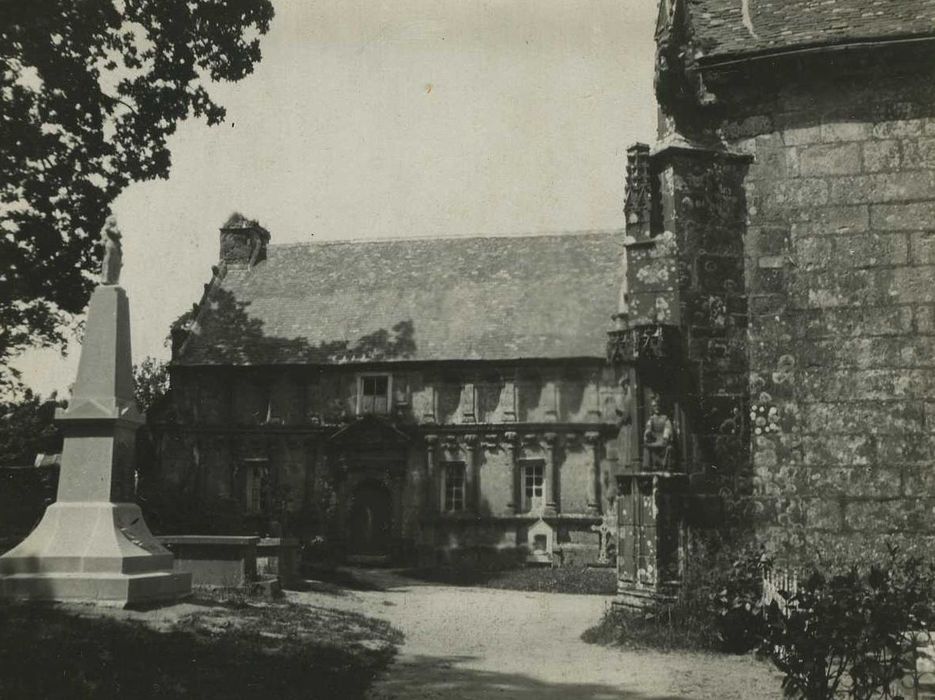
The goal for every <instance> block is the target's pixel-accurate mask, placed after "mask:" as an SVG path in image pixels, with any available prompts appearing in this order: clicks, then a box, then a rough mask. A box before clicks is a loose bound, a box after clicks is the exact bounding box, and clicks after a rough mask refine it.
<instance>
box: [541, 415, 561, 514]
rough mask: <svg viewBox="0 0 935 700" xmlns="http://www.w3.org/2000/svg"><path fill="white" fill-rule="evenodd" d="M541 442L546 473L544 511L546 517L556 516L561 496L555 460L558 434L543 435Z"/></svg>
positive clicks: (557, 464) (558, 465)
mask: <svg viewBox="0 0 935 700" xmlns="http://www.w3.org/2000/svg"><path fill="white" fill-rule="evenodd" d="M542 442H543V444H544V445H545V447H544V450H543V451H544V454H545V473H546V477H545V479H546V501H545V511H546V514H547V515H557V514H558V511H559V506H560V503H561V496H562V484H561V464H560V463H559V461H558V459H557V458H556V448H557V447H558V434H556V433H545V434H544V435H543V436H542Z"/></svg>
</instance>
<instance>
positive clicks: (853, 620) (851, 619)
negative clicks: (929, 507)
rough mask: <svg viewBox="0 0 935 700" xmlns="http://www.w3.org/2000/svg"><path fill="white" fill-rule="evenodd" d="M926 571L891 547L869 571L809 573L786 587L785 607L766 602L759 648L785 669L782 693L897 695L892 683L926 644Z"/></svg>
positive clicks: (930, 599) (930, 612)
mask: <svg viewBox="0 0 935 700" xmlns="http://www.w3.org/2000/svg"><path fill="white" fill-rule="evenodd" d="M933 574H935V572H933V568H932V567H931V566H930V565H925V564H923V563H922V561H921V560H919V559H918V558H914V557H910V558H903V557H900V556H899V555H898V553H897V552H896V551H895V550H891V552H890V555H889V557H888V558H887V560H886V561H885V562H884V563H883V564H879V565H873V566H871V567H870V568H869V570H861V569H860V568H858V567H857V566H852V567H851V568H850V569H849V570H847V571H845V572H844V573H839V574H835V575H831V576H828V575H825V574H823V573H821V572H818V571H814V572H812V574H811V575H810V576H808V578H806V579H805V581H804V582H803V583H801V584H800V585H799V588H798V591H796V592H794V593H789V594H788V604H789V605H788V610H787V611H786V612H785V613H783V611H781V610H780V609H779V607H778V606H777V605H776V604H775V603H773V604H772V605H771V607H770V610H769V611H768V615H767V621H768V624H767V626H766V634H765V635H764V637H763V645H762V649H763V651H764V652H765V653H766V655H767V656H769V657H770V659H771V660H772V661H773V663H774V664H775V665H776V667H777V668H778V669H779V670H780V671H782V672H783V673H784V674H785V678H784V680H783V690H784V691H785V694H786V696H787V697H804V698H808V699H809V700H813V699H814V700H823V699H825V698H834V697H836V696H837V695H839V694H840V693H842V692H843V693H845V694H846V696H847V697H850V698H855V700H867V699H869V698H897V697H900V696H899V695H898V694H897V693H895V692H894V691H893V690H892V688H893V686H894V685H895V684H896V683H897V682H898V681H900V680H901V679H902V678H903V677H904V676H906V675H907V674H908V675H911V674H912V672H913V671H914V669H915V663H916V660H917V658H918V656H919V653H920V649H921V647H922V646H924V645H928V644H930V643H931V639H930V636H929V633H928V630H929V629H931V625H932V623H933V622H935V593H933V585H935V575H933Z"/></svg>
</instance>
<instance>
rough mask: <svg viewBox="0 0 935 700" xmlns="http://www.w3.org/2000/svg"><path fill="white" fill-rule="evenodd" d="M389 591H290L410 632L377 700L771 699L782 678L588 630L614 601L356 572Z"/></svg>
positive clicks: (740, 661)
mask: <svg viewBox="0 0 935 700" xmlns="http://www.w3.org/2000/svg"><path fill="white" fill-rule="evenodd" d="M355 573H356V575H357V576H358V578H363V579H364V580H367V581H368V582H370V583H372V584H374V585H375V586H377V587H379V588H381V589H382V590H376V591H346V592H337V593H333V594H327V593H290V594H289V597H290V598H291V599H293V600H296V601H297V602H305V603H308V604H312V605H323V606H329V607H338V608H344V609H348V610H355V611H358V612H363V613H365V614H368V615H372V616H374V617H380V618H383V619H385V620H387V621H389V622H390V623H392V624H393V625H395V626H396V627H397V628H398V629H400V630H401V631H402V632H403V633H404V634H405V635H406V640H405V643H404V644H403V646H402V648H401V649H400V654H399V656H398V657H397V660H396V662H395V663H394V664H393V666H392V667H391V668H390V670H389V671H388V672H387V674H386V675H385V676H384V677H383V678H382V679H381V680H380V681H378V683H377V684H376V685H375V687H374V688H373V691H372V697H373V698H375V699H380V700H383V699H388V698H402V699H406V700H408V699H410V698H412V699H415V700H428V699H430V698H432V699H434V698H439V699H441V698H444V699H445V700H461V699H466V698H504V699H506V698H509V699H528V700H533V699H534V698H535V699H538V698H543V699H545V700H548V699H551V698H555V699H558V698H590V699H592V700H603V699H604V698H607V699H608V700H609V699H611V698H613V699H614V700H676V699H680V700H681V699H688V698H691V699H696V698H697V699H709V698H710V699H712V700H715V699H716V700H731V699H735V698H736V699H737V700H761V699H762V700H766V699H767V698H769V699H772V698H780V697H781V692H780V686H779V684H780V680H781V679H780V677H779V676H778V675H777V674H776V673H775V672H774V671H772V670H771V668H770V667H769V666H768V665H767V664H764V663H761V662H758V661H756V660H755V659H753V658H751V657H732V656H721V655H708V654H690V653H682V652H673V653H657V652H644V651H622V650H619V649H612V648H605V647H601V646H595V645H590V644H586V643H585V642H583V641H581V633H582V632H584V630H585V629H587V628H588V627H590V626H592V625H594V624H595V623H596V622H597V621H598V620H599V619H600V617H601V614H602V613H603V611H604V608H605V606H607V605H608V604H609V599H607V598H602V597H600V596H580V595H564V594H549V593H526V592H522V591H503V590H494V589H487V588H463V587H451V586H439V585H434V584H433V585H428V584H424V583H421V582H416V581H412V580H410V579H404V578H400V577H398V576H395V575H394V574H392V573H390V572H386V571H367V572H355Z"/></svg>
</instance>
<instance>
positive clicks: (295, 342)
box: [173, 289, 416, 365]
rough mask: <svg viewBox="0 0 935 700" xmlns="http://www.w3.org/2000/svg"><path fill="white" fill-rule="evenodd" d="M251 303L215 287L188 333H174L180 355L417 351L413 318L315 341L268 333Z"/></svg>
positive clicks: (372, 355)
mask: <svg viewBox="0 0 935 700" xmlns="http://www.w3.org/2000/svg"><path fill="white" fill-rule="evenodd" d="M249 307H250V303H249V302H243V301H239V300H238V299H237V298H236V297H235V296H234V295H233V294H231V293H230V292H229V291H227V290H225V289H214V290H212V291H211V293H210V295H209V297H208V299H207V300H206V301H205V302H204V304H203V306H202V308H201V310H200V311H199V313H198V314H197V316H196V321H195V323H194V324H190V325H189V329H188V332H187V334H185V332H184V331H182V332H181V333H180V332H179V331H178V330H176V331H175V332H174V334H173V345H174V346H176V347H178V359H181V360H182V361H183V362H187V363H192V364H200V363H204V362H209V363H211V364H231V365H269V364H316V363H340V362H346V361H349V360H357V361H369V362H377V361H380V360H402V359H406V358H409V357H412V356H413V355H415V352H416V341H415V326H414V324H413V322H412V320H405V319H403V320H400V321H399V322H398V323H396V324H394V325H393V327H392V328H391V329H389V330H387V329H385V328H381V329H379V330H376V331H374V332H372V333H368V334H366V335H363V336H361V337H359V338H357V339H356V340H354V341H350V340H346V339H341V340H331V341H322V342H320V343H317V344H313V343H310V342H308V340H307V339H305V338H283V337H278V336H273V335H269V334H267V333H266V332H265V331H264V329H263V325H264V324H263V321H261V320H260V319H258V318H252V317H251V316H250V314H249V313H248V310H249ZM183 337H184V341H183Z"/></svg>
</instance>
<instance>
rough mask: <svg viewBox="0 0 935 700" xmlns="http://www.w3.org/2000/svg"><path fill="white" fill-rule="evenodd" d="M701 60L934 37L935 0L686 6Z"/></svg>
mask: <svg viewBox="0 0 935 700" xmlns="http://www.w3.org/2000/svg"><path fill="white" fill-rule="evenodd" d="M684 1H685V2H686V5H687V6H686V9H687V13H688V22H689V24H690V32H691V34H692V36H693V39H694V44H695V47H696V49H699V50H700V52H701V55H700V56H699V58H702V59H705V58H707V59H715V58H728V57H731V56H740V55H744V54H751V53H759V52H770V51H777V50H784V49H792V48H804V47H807V46H820V45H827V44H839V43H848V42H855V41H863V40H872V39H895V38H902V37H922V36H930V35H933V34H935V0H684Z"/></svg>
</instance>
